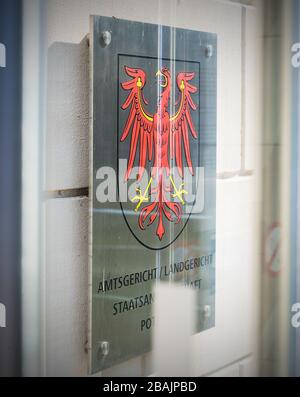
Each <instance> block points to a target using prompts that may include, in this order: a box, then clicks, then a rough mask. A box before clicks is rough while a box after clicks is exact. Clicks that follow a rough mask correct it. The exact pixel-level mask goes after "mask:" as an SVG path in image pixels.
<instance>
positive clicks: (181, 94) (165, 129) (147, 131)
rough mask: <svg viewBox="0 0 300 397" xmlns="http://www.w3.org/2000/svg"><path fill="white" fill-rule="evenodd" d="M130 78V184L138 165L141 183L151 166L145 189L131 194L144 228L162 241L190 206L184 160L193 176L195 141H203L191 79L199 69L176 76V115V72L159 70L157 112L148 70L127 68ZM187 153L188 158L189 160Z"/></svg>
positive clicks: (124, 133) (124, 136) (127, 104)
mask: <svg viewBox="0 0 300 397" xmlns="http://www.w3.org/2000/svg"><path fill="white" fill-rule="evenodd" d="M124 69H125V73H126V75H127V76H129V77H130V79H129V80H127V81H125V82H122V83H121V88H122V89H123V90H125V91H127V92H128V96H127V98H126V100H125V102H124V103H123V104H122V106H121V109H122V110H127V109H129V112H128V117H127V120H126V123H125V125H124V128H123V129H122V133H121V137H120V144H122V142H124V141H127V140H130V146H129V153H128V163H127V170H126V171H125V173H124V176H123V178H124V182H127V181H128V179H129V178H130V177H132V175H131V174H132V171H133V167H134V166H137V167H138V172H137V175H136V174H135V175H134V177H136V183H137V184H138V183H139V182H140V180H141V179H142V177H143V174H144V172H145V169H146V163H149V162H150V164H151V172H150V175H149V177H148V180H147V186H146V187H145V189H144V190H142V189H141V188H140V187H138V185H137V187H136V195H135V196H134V197H132V198H131V202H132V205H133V206H134V207H133V208H134V210H135V213H137V214H138V218H137V222H138V225H139V228H140V229H141V230H142V231H144V230H145V229H146V228H150V227H152V228H153V230H155V234H156V236H157V238H158V239H159V240H160V241H162V240H163V238H164V235H165V230H166V222H172V223H175V224H178V223H180V222H181V221H182V216H183V208H184V205H185V197H184V196H185V194H187V191H186V190H185V186H184V183H183V174H184V172H183V169H184V164H185V166H186V168H188V170H189V172H190V174H191V175H194V167H193V162H192V158H191V147H190V146H191V143H192V142H190V137H191V141H192V140H195V141H196V140H197V139H198V134H197V131H196V129H195V126H194V122H193V118H192V111H195V110H196V109H197V105H196V104H195V103H194V101H193V98H192V95H193V94H195V93H196V92H197V91H198V89H197V87H196V86H194V85H193V84H192V83H191V81H192V80H193V79H194V77H195V72H179V73H177V76H176V84H177V88H178V91H177V89H176V91H177V93H176V95H178V100H177V103H176V106H175V110H174V114H170V110H169V109H170V96H171V89H172V76H171V73H170V70H169V69H168V68H166V67H163V68H162V69H160V70H159V71H157V73H156V78H157V89H158V92H159V93H158V95H157V97H158V100H157V105H156V112H155V114H149V112H147V110H146V109H145V108H146V106H147V105H148V101H147V100H146V98H145V95H144V91H143V89H144V87H145V85H146V73H145V72H144V70H143V69H139V68H132V67H128V66H125V67H124ZM184 156H185V160H184ZM170 163H172V164H174V165H175V168H176V170H177V172H178V174H179V176H180V178H182V179H181V183H178V182H177V184H176V181H175V178H174V175H172V172H171V167H170ZM177 179H178V178H177ZM151 225H152V226H151Z"/></svg>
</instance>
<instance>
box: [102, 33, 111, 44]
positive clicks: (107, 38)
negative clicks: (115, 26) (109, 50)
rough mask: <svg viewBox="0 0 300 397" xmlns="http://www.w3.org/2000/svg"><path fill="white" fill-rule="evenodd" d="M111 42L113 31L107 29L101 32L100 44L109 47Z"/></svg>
mask: <svg viewBox="0 0 300 397" xmlns="http://www.w3.org/2000/svg"><path fill="white" fill-rule="evenodd" d="M110 43H111V33H110V32H109V31H108V30H105V31H104V32H102V33H101V36H100V44H101V47H107V46H109V45H110Z"/></svg>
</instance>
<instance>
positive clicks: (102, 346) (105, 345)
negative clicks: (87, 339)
mask: <svg viewBox="0 0 300 397" xmlns="http://www.w3.org/2000/svg"><path fill="white" fill-rule="evenodd" d="M98 351H99V353H100V354H101V356H102V357H103V356H108V354H109V342H107V341H102V342H100V343H99V350H98Z"/></svg>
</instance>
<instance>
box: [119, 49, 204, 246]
mask: <svg viewBox="0 0 300 397" xmlns="http://www.w3.org/2000/svg"><path fill="white" fill-rule="evenodd" d="M121 56H126V57H132V58H143V59H155V60H161V61H169V62H189V63H194V64H198V67H199V86H198V92H199V108H198V112H199V131H198V133H199V142H198V145H199V150H198V164H197V165H198V167H200V144H201V143H200V117H201V115H200V107H201V105H200V88H201V87H200V73H201V63H200V62H199V61H189V60H187V59H184V60H183V59H177V58H175V59H174V58H164V57H161V58H157V57H151V56H145V55H143V56H139V55H135V54H120V53H119V54H118V71H119V70H120V57H121ZM120 83H121V82H120V76H119V74H118V79H117V84H118V86H117V131H118V139H117V157H118V160H117V195H118V201H119V204H120V207H121V211H122V215H123V218H124V220H125V223H126V225H127V227H128V229H129V230H130V232H131V234H132V235H133V236H134V238H135V239H136V240H137V241H138V242H139V243H140V244H141V245H142V246H143V247H145V248H147V249H149V250H151V251H162V250H164V249H166V248H169V247H170V246H171V245H172V244H174V242H175V241H176V240H177V239H178V238H179V237H180V235H181V234H182V232H183V231H184V229H185V228H186V226H187V224H188V222H189V220H190V217H191V214H192V211H193V208H194V205H195V202H196V199H195V200H194V202H193V204H192V205H191V211H190V213H189V216H188V217H187V220H186V221H185V223H184V225H183V226H182V228H181V230H180V232H179V233H178V234H177V235H176V236H175V237H174V238H173V240H172V241H170V242H168V244H166V245H164V246H162V247H159V248H156V247H151V246H149V245H147V244H145V243H144V242H143V241H142V240H141V239H140V238H139V237H138V236H137V235H136V234H135V233H134V231H133V230H132V228H131V226H130V224H129V222H128V220H127V218H126V215H125V213H124V209H123V205H122V202H121V201H120V200H119V190H120V187H119V181H120V178H119V146H120V139H119V134H120V123H119V106H120ZM199 177H200V176H198V180H197V181H196V186H197V187H196V188H197V189H198V187H199Z"/></svg>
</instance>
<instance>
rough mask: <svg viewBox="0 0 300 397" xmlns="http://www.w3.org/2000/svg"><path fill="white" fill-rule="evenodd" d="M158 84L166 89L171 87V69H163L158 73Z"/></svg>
mask: <svg viewBox="0 0 300 397" xmlns="http://www.w3.org/2000/svg"><path fill="white" fill-rule="evenodd" d="M156 77H157V82H158V84H159V85H160V87H162V88H164V89H166V88H167V87H170V86H171V74H170V71H169V69H167V68H162V69H161V70H158V71H157V72H156Z"/></svg>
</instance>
